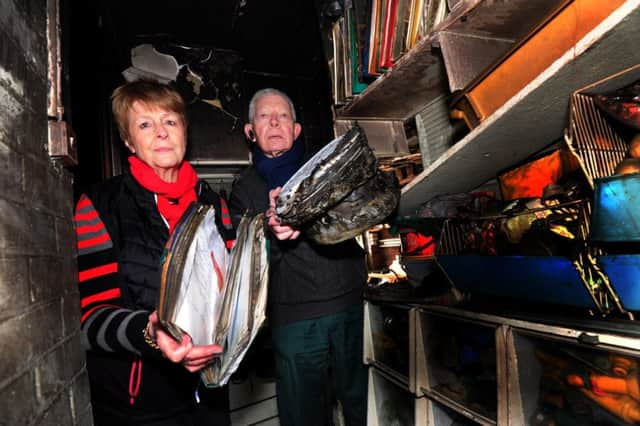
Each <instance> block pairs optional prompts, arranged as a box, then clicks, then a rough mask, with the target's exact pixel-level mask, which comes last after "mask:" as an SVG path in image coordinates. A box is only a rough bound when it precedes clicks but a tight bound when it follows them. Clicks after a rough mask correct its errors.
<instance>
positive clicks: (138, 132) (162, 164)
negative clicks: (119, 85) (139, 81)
mask: <svg viewBox="0 0 640 426" xmlns="http://www.w3.org/2000/svg"><path fill="white" fill-rule="evenodd" d="M128 118H129V138H128V139H127V140H126V141H125V143H126V145H127V147H128V148H129V150H130V151H131V152H132V153H134V154H135V155H136V156H137V157H138V158H139V159H140V160H142V161H144V162H145V163H147V164H148V165H149V166H150V167H151V168H152V169H153V170H154V171H155V172H156V174H157V175H158V176H160V178H161V179H163V180H165V181H167V182H175V180H176V179H177V177H178V173H177V172H178V169H179V168H180V164H181V163H182V160H183V159H184V154H185V150H186V147H187V129H186V127H185V124H184V121H183V120H182V117H181V116H180V114H177V113H175V112H173V111H166V110H164V109H160V108H158V107H156V106H154V105H149V104H145V103H142V102H139V101H136V102H134V103H133V105H132V106H131V108H130V109H129V112H128Z"/></svg>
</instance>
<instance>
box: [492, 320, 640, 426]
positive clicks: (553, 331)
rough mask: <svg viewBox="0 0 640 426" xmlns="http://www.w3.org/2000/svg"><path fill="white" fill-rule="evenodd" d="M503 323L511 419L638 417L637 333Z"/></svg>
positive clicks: (621, 421) (630, 420)
mask: <svg viewBox="0 0 640 426" xmlns="http://www.w3.org/2000/svg"><path fill="white" fill-rule="evenodd" d="M505 327H508V328H509V330H510V332H509V333H507V336H508V337H507V341H508V345H507V346H508V348H509V356H508V360H509V364H510V366H509V372H510V375H509V389H510V392H509V412H510V417H509V424H515V425H554V424H555V425H561V424H574V425H581V426H583V425H584V426H595V425H635V424H638V423H639V422H640V385H639V381H638V380H639V378H640V377H639V371H638V365H639V364H638V361H639V360H640V351H639V350H638V349H639V347H640V339H638V338H637V337H633V336H630V335H626V336H624V335H614V334H609V333H608V332H607V333H598V332H589V331H584V330H578V329H572V328H562V327H553V326H543V325H541V324H538V323H528V322H520V323H518V324H508V325H505ZM626 331H627V332H630V331H635V333H636V335H637V333H638V331H640V330H638V327H637V326H634V325H633V324H631V325H630V326H629V327H628V328H627V330H626Z"/></svg>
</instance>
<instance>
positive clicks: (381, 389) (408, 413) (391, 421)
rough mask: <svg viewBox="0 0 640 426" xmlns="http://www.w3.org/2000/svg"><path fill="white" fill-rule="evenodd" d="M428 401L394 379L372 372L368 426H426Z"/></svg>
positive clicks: (382, 373) (380, 372)
mask: <svg viewBox="0 0 640 426" xmlns="http://www.w3.org/2000/svg"><path fill="white" fill-rule="evenodd" d="M427 403H428V401H427V399H426V398H425V397H416V395H415V394H414V393H413V392H411V391H410V390H409V389H408V388H407V386H406V385H405V384H404V383H402V382H400V381H398V380H397V379H396V378H395V376H393V375H388V374H385V373H384V372H382V371H381V370H378V369H377V368H369V392H368V403H367V404H368V405H367V425H368V426H414V425H415V426H422V425H427V424H433V423H427Z"/></svg>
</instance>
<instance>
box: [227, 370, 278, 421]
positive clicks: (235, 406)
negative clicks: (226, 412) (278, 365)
mask: <svg viewBox="0 0 640 426" xmlns="http://www.w3.org/2000/svg"><path fill="white" fill-rule="evenodd" d="M229 399H230V407H231V424H232V425H233V426H250V425H260V426H279V424H280V422H279V421H278V407H277V405H276V384H275V382H273V381H268V382H265V381H264V380H261V379H257V378H256V377H255V376H253V375H251V376H249V377H248V378H247V379H246V380H244V381H243V382H242V383H231V384H230V385H229Z"/></svg>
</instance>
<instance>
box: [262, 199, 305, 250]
mask: <svg viewBox="0 0 640 426" xmlns="http://www.w3.org/2000/svg"><path fill="white" fill-rule="evenodd" d="M281 190H282V188H280V187H277V188H275V189H272V190H271V191H269V210H267V218H268V221H267V225H269V228H271V232H273V235H275V236H276V238H277V239H279V240H281V241H282V240H295V239H296V238H298V237H299V236H300V231H299V230H297V229H295V228H293V227H291V226H288V225H281V224H280V219H279V218H278V216H277V215H276V197H277V196H278V195H279V194H280V191H281Z"/></svg>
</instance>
